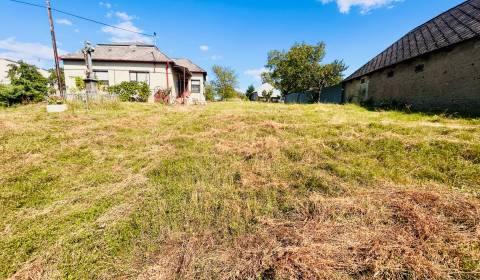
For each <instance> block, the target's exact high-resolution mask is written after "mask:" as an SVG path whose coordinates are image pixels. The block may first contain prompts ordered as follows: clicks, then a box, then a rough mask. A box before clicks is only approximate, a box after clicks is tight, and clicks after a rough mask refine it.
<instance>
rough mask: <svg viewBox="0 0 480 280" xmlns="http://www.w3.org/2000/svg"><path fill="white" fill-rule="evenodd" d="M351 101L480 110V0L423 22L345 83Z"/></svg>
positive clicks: (418, 107) (454, 109) (471, 1)
mask: <svg viewBox="0 0 480 280" xmlns="http://www.w3.org/2000/svg"><path fill="white" fill-rule="evenodd" d="M343 88H344V98H345V101H346V102H355V103H364V104H368V105H372V106H390V105H398V106H409V107H411V108H412V109H414V110H420V111H452V112H464V113H474V114H478V113H480V0H469V1H465V2H463V3H462V4H460V5H458V6H456V7H454V8H452V9H450V10H448V11H446V12H445V13H443V14H441V15H439V16H437V17H435V18H434V19H432V20H430V21H428V22H426V23H424V24H422V25H420V26H419V27H417V28H415V29H413V30H412V31H411V32H409V33H408V34H406V35H405V36H403V37H402V38H401V39H400V40H398V41H397V42H395V43H393V44H392V45H391V46H390V47H388V48H387V49H386V50H384V51H383V52H382V53H380V54H379V55H377V56H376V57H375V58H373V59H372V60H371V61H369V62H368V63H367V64H365V65H364V66H363V67H361V68H360V69H358V70H357V71H355V72H354V73H353V74H352V75H351V76H349V77H348V78H347V79H345V81H344V82H343Z"/></svg>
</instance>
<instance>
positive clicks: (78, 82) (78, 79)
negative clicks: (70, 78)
mask: <svg viewBox="0 0 480 280" xmlns="http://www.w3.org/2000/svg"><path fill="white" fill-rule="evenodd" d="M75 87H76V88H77V90H78V91H82V90H85V88H86V87H87V85H85V81H84V80H83V78H82V77H75Z"/></svg>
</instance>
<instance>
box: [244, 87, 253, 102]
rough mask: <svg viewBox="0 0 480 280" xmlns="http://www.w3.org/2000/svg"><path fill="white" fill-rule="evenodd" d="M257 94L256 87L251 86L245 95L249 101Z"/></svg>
mask: <svg viewBox="0 0 480 280" xmlns="http://www.w3.org/2000/svg"><path fill="white" fill-rule="evenodd" d="M254 92H255V87H254V86H253V85H250V86H249V87H248V88H247V91H246V92H245V95H246V96H247V97H248V99H250V96H252V94H253V93H254Z"/></svg>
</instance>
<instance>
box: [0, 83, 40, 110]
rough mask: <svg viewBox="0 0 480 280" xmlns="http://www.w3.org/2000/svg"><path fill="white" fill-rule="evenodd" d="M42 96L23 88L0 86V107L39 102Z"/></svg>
mask: <svg viewBox="0 0 480 280" xmlns="http://www.w3.org/2000/svg"><path fill="white" fill-rule="evenodd" d="M43 99H44V95H43V94H41V93H39V92H36V91H27V90H25V87H23V86H14V85H0V106H12V105H14V104H20V103H29V102H39V101H42V100H43Z"/></svg>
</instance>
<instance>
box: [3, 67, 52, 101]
mask: <svg viewBox="0 0 480 280" xmlns="http://www.w3.org/2000/svg"><path fill="white" fill-rule="evenodd" d="M8 78H9V79H10V84H11V87H4V88H3V89H2V91H3V93H2V95H3V96H4V98H5V95H9V96H10V97H8V98H7V99H8V100H10V101H9V102H7V103H8V105H11V104H14V103H28V102H40V101H43V100H44V99H45V96H46V95H47V94H48V80H47V79H46V78H45V77H43V76H42V75H41V74H40V72H38V70H37V67H35V66H33V65H30V64H27V63H25V62H23V61H19V62H18V65H16V64H10V65H9V70H8Z"/></svg>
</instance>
